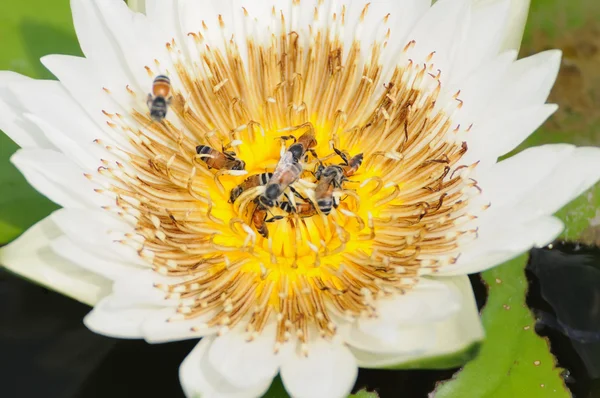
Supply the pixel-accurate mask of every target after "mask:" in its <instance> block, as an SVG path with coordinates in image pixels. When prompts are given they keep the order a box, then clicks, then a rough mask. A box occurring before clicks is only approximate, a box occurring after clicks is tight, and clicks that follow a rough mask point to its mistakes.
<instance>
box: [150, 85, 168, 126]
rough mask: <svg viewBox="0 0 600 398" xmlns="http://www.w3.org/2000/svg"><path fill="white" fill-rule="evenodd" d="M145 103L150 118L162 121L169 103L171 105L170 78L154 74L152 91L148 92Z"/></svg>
mask: <svg viewBox="0 0 600 398" xmlns="http://www.w3.org/2000/svg"><path fill="white" fill-rule="evenodd" d="M146 103H147V104H148V108H149V109H150V117H151V118H152V120H154V121H155V122H159V123H160V122H162V121H163V119H164V118H165V117H166V116H167V109H168V108H169V105H171V79H169V77H168V76H165V75H158V76H156V78H155V79H154V82H153V83H152V93H151V94H148V100H147V102H146Z"/></svg>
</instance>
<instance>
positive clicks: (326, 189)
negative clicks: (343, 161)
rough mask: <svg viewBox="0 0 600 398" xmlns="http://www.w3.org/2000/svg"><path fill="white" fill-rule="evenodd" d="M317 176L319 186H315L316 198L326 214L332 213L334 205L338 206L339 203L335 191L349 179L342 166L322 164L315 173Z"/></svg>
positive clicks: (320, 208)
mask: <svg viewBox="0 0 600 398" xmlns="http://www.w3.org/2000/svg"><path fill="white" fill-rule="evenodd" d="M315 175H316V177H317V180H318V182H317V187H316V188H315V198H316V200H317V206H319V210H321V212H322V213H323V214H325V215H326V216H327V215H329V213H331V209H332V208H333V207H338V205H339V203H337V202H336V200H335V199H334V197H333V191H334V190H335V189H336V188H338V189H339V188H341V187H342V183H343V182H344V181H346V180H347V178H346V176H345V174H344V169H343V168H342V166H338V165H332V166H327V167H324V166H320V167H319V170H317V173H316V174H315Z"/></svg>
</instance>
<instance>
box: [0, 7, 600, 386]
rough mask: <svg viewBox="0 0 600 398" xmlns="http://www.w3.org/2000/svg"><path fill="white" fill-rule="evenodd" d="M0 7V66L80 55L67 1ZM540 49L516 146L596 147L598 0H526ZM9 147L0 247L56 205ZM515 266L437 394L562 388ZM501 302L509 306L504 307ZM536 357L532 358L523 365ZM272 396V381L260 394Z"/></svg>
mask: <svg viewBox="0 0 600 398" xmlns="http://www.w3.org/2000/svg"><path fill="white" fill-rule="evenodd" d="M2 8H3V12H2V13H1V14H0V38H2V51H1V52H0V70H5V69H6V70H13V71H16V72H19V73H22V74H24V75H27V76H31V77H35V78H44V79H47V78H52V75H51V74H50V73H49V72H48V71H46V70H45V69H44V67H43V66H42V65H41V63H40V62H39V58H40V57H41V56H43V55H45V54H49V53H61V54H73V55H78V54H80V53H81V52H80V49H79V46H78V44H77V40H76V37H75V35H74V31H73V26H72V21H71V16H70V11H69V1H68V0H51V1H49V0H20V1H18V2H17V1H12V2H4V4H3V5H2ZM549 48H560V49H562V50H563V52H564V59H563V63H562V69H561V72H560V77H559V79H558V81H557V84H556V86H555V89H554V90H553V92H552V94H551V98H550V102H554V103H558V104H559V105H560V106H561V108H560V110H559V111H558V112H557V114H556V115H555V116H553V117H552V119H551V120H549V121H548V122H547V123H546V124H545V125H544V126H543V127H542V128H541V129H540V130H539V131H537V132H536V133H535V134H534V135H533V136H532V137H531V138H529V139H528V140H527V142H526V143H525V144H524V145H523V146H522V147H521V148H519V149H522V148H523V147H526V146H531V145H539V144H543V143H554V142H568V143H573V144H577V145H600V67H599V65H600V2H599V1H598V0H532V4H531V12H530V17H529V22H528V25H527V29H526V33H525V38H524V42H523V46H522V48H521V56H526V55H529V54H533V53H536V52H539V51H541V50H545V49H549ZM16 150H17V146H16V145H15V144H14V143H13V142H12V141H11V140H10V139H8V138H7V137H6V136H4V135H2V134H0V187H2V194H1V195H0V245H2V244H6V243H8V242H10V241H11V240H13V239H14V238H16V237H17V236H19V235H20V234H21V233H22V232H23V231H24V230H25V229H27V228H28V227H29V226H31V225H32V224H34V223H35V222H36V221H38V220H40V219H42V218H43V217H44V216H46V215H48V214H49V213H50V212H52V211H53V210H54V209H56V208H57V207H56V206H55V205H54V204H53V203H51V202H49V201H48V200H47V199H45V198H44V197H42V196H41V195H39V194H37V193H36V191H35V190H33V189H32V188H31V187H30V186H29V185H28V184H27V183H26V181H25V180H24V179H23V177H22V176H21V175H20V173H19V172H18V171H17V170H16V169H15V168H14V167H13V166H12V165H11V164H10V162H9V157H10V156H11V154H13V153H14V152H15V151H16ZM599 205H600V188H599V187H598V186H597V187H595V188H594V189H592V190H590V191H589V192H588V193H586V194H584V195H583V196H581V197H580V198H579V199H577V200H576V201H574V202H573V203H571V204H569V205H568V206H567V207H566V208H565V209H563V210H561V212H560V213H559V216H560V217H561V218H562V219H563V220H564V221H565V222H566V224H567V229H566V231H565V233H564V237H566V238H569V239H583V240H585V241H588V242H590V243H597V242H598V238H599V237H600V233H599V232H598V229H597V226H596V225H595V224H600V211H599V210H597V209H600V206H599ZM590 220H593V222H591V223H590ZM596 220H598V221H596ZM524 264H525V257H521V258H519V259H517V260H514V261H512V262H510V263H508V264H505V265H503V266H501V267H498V268H496V269H494V270H492V271H489V272H487V273H486V274H485V275H484V278H485V280H486V282H487V283H488V285H489V292H490V297H489V299H488V304H487V306H486V308H485V310H484V311H483V320H484V324H485V326H486V330H487V335H488V338H487V340H486V341H485V343H484V344H483V345H482V347H481V351H480V355H479V356H478V357H477V359H475V360H474V361H473V362H471V363H470V364H469V365H468V366H467V367H466V368H465V370H464V371H463V372H462V373H460V374H459V375H458V377H457V378H456V379H455V380H453V381H451V382H449V383H446V384H444V385H442V386H441V387H439V389H438V391H437V394H436V396H437V397H461V398H463V397H467V398H468V397H477V398H481V397H514V396H526V397H549V396H553V397H554V396H558V397H568V396H570V394H569V393H568V392H567V391H566V390H565V387H564V383H563V381H562V379H561V378H560V376H559V373H560V370H559V369H555V368H554V363H553V358H552V357H551V354H550V353H549V351H548V343H547V342H546V341H545V340H543V339H541V338H539V337H537V336H536V335H535V334H534V333H533V331H532V330H531V329H527V328H526V327H527V326H532V325H533V319H532V317H531V314H530V313H529V311H528V310H527V308H526V306H524V297H525V292H526V289H527V281H526V279H525V277H524V273H523V267H524ZM497 280H504V281H509V280H510V281H511V283H510V284H508V283H497V282H496V281H497ZM508 302H510V304H511V306H512V308H513V309H514V310H513V311H507V310H506V305H507V303H508ZM540 359H542V361H541V363H542V366H533V365H532V363H533V362H534V361H537V360H540ZM520 393H523V394H524V395H519V394H520ZM281 394H282V393H281V385H278V386H277V388H275V389H274V390H273V391H272V392H271V393H270V396H273V397H276V396H281ZM515 394H518V395H515Z"/></svg>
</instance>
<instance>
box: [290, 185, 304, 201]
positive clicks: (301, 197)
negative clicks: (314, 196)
mask: <svg viewBox="0 0 600 398" xmlns="http://www.w3.org/2000/svg"><path fill="white" fill-rule="evenodd" d="M290 191H292V193H293V194H294V195H296V196H297V197H298V198H300V199H302V200H303V201H305V202H307V201H308V200H307V199H306V198H305V197H304V196H302V194H301V193H300V192H298V191H297V190H296V188H294V187H290Z"/></svg>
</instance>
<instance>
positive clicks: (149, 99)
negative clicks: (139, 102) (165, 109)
mask: <svg viewBox="0 0 600 398" xmlns="http://www.w3.org/2000/svg"><path fill="white" fill-rule="evenodd" d="M152 100H153V97H152V94H148V99H146V105H148V108H150V107H151V106H152Z"/></svg>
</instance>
